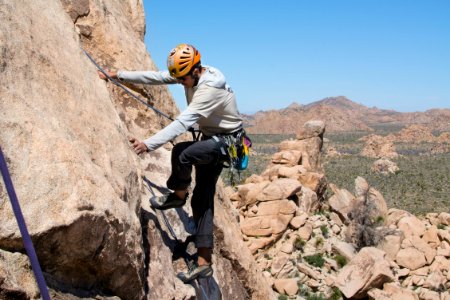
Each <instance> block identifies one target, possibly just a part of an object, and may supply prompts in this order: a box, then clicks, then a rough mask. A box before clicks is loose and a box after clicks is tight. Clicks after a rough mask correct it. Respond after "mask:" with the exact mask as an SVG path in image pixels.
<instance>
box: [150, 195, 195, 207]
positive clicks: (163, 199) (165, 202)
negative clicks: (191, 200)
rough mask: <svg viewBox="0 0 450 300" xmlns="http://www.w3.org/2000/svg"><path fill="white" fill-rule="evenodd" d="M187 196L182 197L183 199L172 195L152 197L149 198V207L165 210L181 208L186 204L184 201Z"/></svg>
mask: <svg viewBox="0 0 450 300" xmlns="http://www.w3.org/2000/svg"><path fill="white" fill-rule="evenodd" d="M187 197H188V194H186V196H185V197H184V199H180V198H178V196H177V195H175V194H174V193H170V194H166V195H162V196H153V197H151V198H150V206H151V207H152V208H154V209H159V210H165V209H169V208H176V207H181V206H183V205H184V204H185V203H186V199H187Z"/></svg>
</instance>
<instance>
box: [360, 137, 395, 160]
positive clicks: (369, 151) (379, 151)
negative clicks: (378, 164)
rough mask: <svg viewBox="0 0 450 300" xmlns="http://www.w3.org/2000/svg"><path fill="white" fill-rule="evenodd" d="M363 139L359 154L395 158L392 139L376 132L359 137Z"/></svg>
mask: <svg viewBox="0 0 450 300" xmlns="http://www.w3.org/2000/svg"><path fill="white" fill-rule="evenodd" d="M360 140H361V141H364V148H363V150H362V151H361V153H360V155H361V156H366V157H375V158H396V157H398V153H397V152H396V150H395V146H394V143H393V142H392V140H390V139H388V138H386V137H382V136H379V135H376V134H371V135H368V136H365V137H363V138H361V139H360Z"/></svg>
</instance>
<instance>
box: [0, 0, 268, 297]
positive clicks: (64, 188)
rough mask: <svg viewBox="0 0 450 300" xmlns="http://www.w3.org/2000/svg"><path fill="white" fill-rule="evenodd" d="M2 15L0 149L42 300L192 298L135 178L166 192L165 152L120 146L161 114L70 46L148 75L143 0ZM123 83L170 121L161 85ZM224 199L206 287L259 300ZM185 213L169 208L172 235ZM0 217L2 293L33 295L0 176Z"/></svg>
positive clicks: (46, 5) (15, 4)
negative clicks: (42, 285)
mask: <svg viewBox="0 0 450 300" xmlns="http://www.w3.org/2000/svg"><path fill="white" fill-rule="evenodd" d="M0 19H1V22H0V59H1V62H0V77H1V79H2V80H1V81H0V82H1V83H0V145H1V147H2V150H3V153H4V154H5V156H6V159H7V162H8V166H9V170H10V173H11V174H12V180H13V182H14V184H15V188H16V193H17V195H18V198H19V201H20V204H21V207H22V211H23V214H24V217H25V220H26V222H27V224H28V230H29V232H30V235H31V238H32V240H33V242H34V247H35V248H36V251H37V255H38V257H39V261H40V264H41V267H42V270H43V271H44V275H45V278H46V281H47V284H48V286H49V288H50V293H51V297H52V299H81V298H82V299H94V298H95V299H118V298H120V299H194V298H195V297H196V293H197V292H198V289H197V290H196V289H195V288H194V287H193V286H190V285H184V284H183V283H182V282H181V281H180V280H178V279H177V277H176V273H177V271H178V270H177V267H178V265H177V264H172V252H173V250H174V246H175V241H174V238H173V237H171V236H170V235H169V233H168V232H169V231H166V230H167V228H166V227H165V225H164V224H165V223H164V222H163V219H162V218H161V217H162V216H161V215H159V214H155V212H154V211H151V210H150V208H149V204H148V199H149V196H150V195H151V193H152V192H154V193H157V192H158V191H157V190H155V189H149V188H148V186H147V185H146V184H145V182H144V181H143V177H144V176H145V177H146V178H147V179H148V180H149V181H150V182H152V183H153V184H154V185H156V186H162V185H164V183H165V180H166V178H167V177H168V174H169V171H170V170H169V166H170V152H169V151H168V150H167V149H163V148H162V149H159V150H158V151H155V152H153V153H152V154H151V155H142V156H139V157H138V156H136V155H135V154H134V152H133V151H132V150H131V149H130V147H129V144H128V137H129V136H136V137H138V138H144V137H147V136H149V135H151V134H152V133H154V132H156V131H158V130H160V129H161V128H162V127H163V126H164V125H166V124H167V120H165V119H164V118H162V117H161V116H159V115H158V114H156V113H155V112H154V111H153V110H150V109H148V108H146V107H145V106H144V105H142V104H141V103H139V102H137V101H135V100H134V99H133V98H131V97H130V96H128V95H126V94H125V93H124V92H123V91H122V90H121V89H119V88H118V87H116V86H114V85H113V84H111V83H109V82H105V81H102V80H100V79H99V78H98V76H97V73H96V67H95V66H94V65H93V64H92V63H91V62H90V61H89V60H88V58H87V57H86V55H85V54H84V52H83V50H82V49H84V50H86V51H87V52H88V53H89V54H90V55H91V56H92V57H93V58H94V59H95V60H97V62H98V63H99V64H100V65H102V66H103V67H105V68H111V69H121V68H123V69H131V70H133V69H134V70H138V69H148V70H153V69H155V65H154V63H153V62H152V60H151V59H150V56H149V54H148V53H147V52H146V47H145V45H144V42H143V38H144V33H145V21H144V11H143V6H142V1H141V0H125V1H110V0H98V1H93V0H80V1H72V0H64V1H57V0H52V1H44V0H36V1H13V0H6V1H1V2H0ZM129 88H131V89H133V90H134V91H135V93H136V94H137V95H139V96H141V97H144V98H147V99H148V103H150V104H151V105H154V106H155V107H157V108H158V109H160V110H161V111H163V112H165V113H167V114H169V115H171V116H174V115H176V114H177V113H178V109H177V107H176V105H175V104H174V101H173V99H172V98H171V97H170V95H169V93H168V91H167V89H166V87H163V86H145V87H143V86H129ZM220 194H221V193H220V189H219V195H220ZM225 205H226V204H221V203H220V202H218V203H217V205H216V214H217V218H216V227H215V234H216V243H217V249H218V251H217V252H216V253H215V256H214V271H215V277H214V279H213V280H211V281H210V282H206V283H205V284H206V290H207V291H209V292H210V293H216V294H217V292H218V291H220V293H221V294H222V296H223V298H224V299H242V297H244V298H248V299H252V298H253V299H269V298H270V296H269V295H270V294H269V292H270V290H269V287H268V286H267V285H266V283H265V280H264V278H263V277H262V275H261V274H260V272H257V271H256V267H255V266H254V264H252V263H251V262H252V261H253V258H252V257H251V253H250V251H249V250H245V249H246V248H245V246H244V244H243V243H242V242H241V243H239V242H236V241H237V240H238V238H237V237H239V234H240V233H239V227H238V225H237V222H236V220H235V219H234V218H233V216H232V215H231V214H230V213H229V210H228V209H227V208H226V207H225ZM186 207H188V206H186ZM188 213H189V212H188V211H185V210H179V211H176V212H175V211H174V212H171V214H168V218H169V220H170V222H171V224H172V226H173V227H174V231H175V232H176V233H177V234H178V238H180V239H181V238H184V236H183V235H182V233H185V232H186V228H189V221H190V218H188V217H187V216H188ZM180 217H181V219H180ZM0 219H1V220H2V221H1V222H0V298H1V299H38V298H39V293H38V290H37V288H36V284H35V281H34V278H33V275H32V273H31V271H30V265H29V262H28V258H27V256H26V255H25V254H24V253H25V250H24V246H23V243H22V239H21V234H20V232H19V229H18V227H17V223H16V220H15V217H14V214H13V212H12V209H11V205H10V202H9V200H8V196H7V194H6V189H5V187H4V185H3V181H2V180H0ZM180 267H186V266H185V265H183V266H180Z"/></svg>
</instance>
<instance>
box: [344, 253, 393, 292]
mask: <svg viewBox="0 0 450 300" xmlns="http://www.w3.org/2000/svg"><path fill="white" fill-rule="evenodd" d="M385 255H386V254H385V253H384V252H383V251H381V250H379V249H377V248H373V247H366V248H362V249H361V251H360V252H359V253H358V254H357V255H356V256H355V257H354V258H353V259H352V260H351V261H350V263H348V264H347V265H345V266H344V267H343V268H342V269H341V271H340V272H339V274H338V276H337V279H336V286H337V287H338V288H339V289H340V290H341V292H342V293H343V294H344V295H345V297H347V298H353V299H362V298H364V297H366V296H367V293H368V292H369V290H371V289H372V288H380V287H381V286H383V284H384V283H386V282H390V281H393V280H394V274H393V273H392V271H391V269H390V266H389V262H388V261H387V260H386V258H385Z"/></svg>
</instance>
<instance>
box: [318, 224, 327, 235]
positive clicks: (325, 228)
mask: <svg viewBox="0 0 450 300" xmlns="http://www.w3.org/2000/svg"><path fill="white" fill-rule="evenodd" d="M320 231H322V235H323V236H324V237H325V238H327V237H328V227H327V225H322V226H320Z"/></svg>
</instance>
